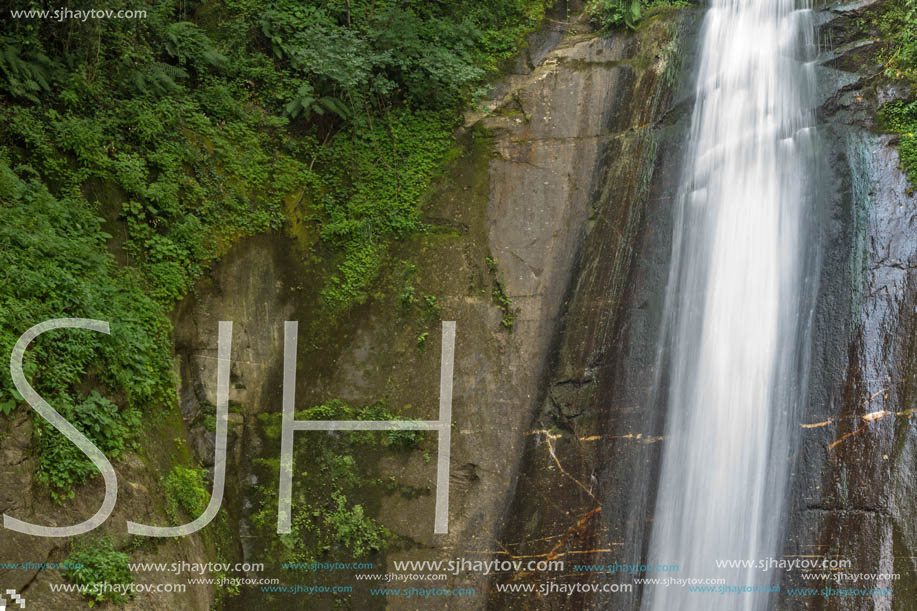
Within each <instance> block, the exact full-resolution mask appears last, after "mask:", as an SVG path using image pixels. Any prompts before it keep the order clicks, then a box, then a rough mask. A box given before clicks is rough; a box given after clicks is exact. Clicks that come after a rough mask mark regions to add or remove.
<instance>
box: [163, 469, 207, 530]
mask: <svg viewBox="0 0 917 611" xmlns="http://www.w3.org/2000/svg"><path fill="white" fill-rule="evenodd" d="M162 486H163V488H164V489H165V491H166V511H167V512H168V514H169V517H170V518H171V519H172V521H173V522H174V523H176V524H178V523H180V522H179V515H178V512H179V508H181V509H183V510H184V511H185V514H186V515H187V517H188V518H190V519H195V518H197V517H198V516H199V515H201V514H202V513H204V510H205V509H207V504H208V503H209V502H210V492H209V491H208V490H207V486H206V471H204V470H202V469H195V468H193V467H183V466H181V465H175V466H174V467H172V471H170V472H169V475H168V476H166V478H165V480H163V483H162Z"/></svg>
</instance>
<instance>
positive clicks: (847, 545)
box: [778, 3, 917, 611]
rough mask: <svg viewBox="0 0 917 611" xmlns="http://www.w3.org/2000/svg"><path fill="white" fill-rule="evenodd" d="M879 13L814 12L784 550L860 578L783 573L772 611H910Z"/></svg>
mask: <svg viewBox="0 0 917 611" xmlns="http://www.w3.org/2000/svg"><path fill="white" fill-rule="evenodd" d="M880 9H881V3H862V4H859V5H845V6H841V7H828V8H825V9H823V10H822V11H821V12H820V16H821V21H822V28H821V32H822V39H823V40H830V41H832V44H831V46H830V48H828V49H826V50H825V52H824V53H823V54H822V56H821V58H820V69H819V80H820V95H821V98H820V100H819V104H820V108H819V110H820V118H821V121H820V126H819V132H820V135H821V139H822V147H823V155H822V158H823V160H824V168H823V175H822V177H821V179H820V187H821V192H822V193H823V195H824V196H823V197H822V210H821V211H820V215H821V226H822V228H823V232H824V236H823V243H824V244H825V247H824V255H823V272H822V278H821V285H820V295H819V302H818V306H817V312H816V321H817V322H816V328H815V333H814V338H813V340H814V341H813V351H812V379H811V380H810V393H809V402H808V406H807V408H806V412H805V414H804V422H800V423H799V425H800V426H801V427H802V442H801V447H800V449H799V453H798V456H797V457H795V461H796V465H797V466H796V470H795V473H794V477H793V481H792V486H793V488H792V511H791V513H790V515H789V516H788V520H787V535H786V544H785V548H784V554H785V555H787V556H816V557H819V558H820V557H829V558H841V559H847V560H850V561H851V567H850V568H849V569H847V570H846V571H845V572H850V573H897V574H898V575H899V576H900V577H899V579H898V580H890V579H885V578H879V579H871V580H865V581H860V582H856V583H854V582H852V581H849V580H848V581H844V580H842V581H841V582H840V583H838V582H834V583H825V582H817V583H816V582H812V581H806V580H803V579H801V578H800V576H799V573H798V572H796V573H795V574H794V573H788V574H784V575H783V576H782V580H781V583H782V585H783V586H784V595H782V596H781V597H780V599H779V605H778V606H779V608H781V609H844V610H848V609H850V610H858V611H859V610H866V609H911V608H914V607H915V605H917V592H915V587H914V583H915V575H917V573H915V564H914V559H913V558H914V557H915V556H917V551H915V545H917V526H915V525H917V521H915V518H917V496H915V494H914V468H915V458H917V456H915V439H917V428H915V426H917V422H915V420H914V415H915V413H914V412H913V410H914V408H915V407H917V402H915V401H917V395H915V392H914V390H915V387H917V385H915V368H914V362H915V361H914V357H915V348H917V341H915V340H917V332H915V330H917V317H915V306H917V273H915V270H917V231H915V229H917V198H915V197H914V195H913V191H911V187H910V186H909V185H908V184H907V181H906V178H905V177H904V175H903V173H902V172H901V171H900V169H899V167H898V156H897V153H896V152H895V150H894V147H893V142H892V140H891V139H890V138H889V137H888V136H884V135H882V134H880V133H879V132H878V130H877V128H876V126H875V122H874V117H875V114H876V111H877V110H878V108H879V107H880V106H881V104H883V103H885V102H887V101H890V100H891V99H895V98H897V97H898V96H906V95H907V94H908V92H907V91H906V88H904V87H902V86H901V85H900V84H897V83H893V82H888V81H887V80H886V79H885V78H884V77H883V76H882V74H881V66H880V65H879V62H878V61H877V59H876V56H877V53H878V51H879V48H880V45H879V44H878V43H877V40H876V38H875V36H876V33H875V32H871V31H869V29H868V26H867V27H866V28H865V29H864V28H863V26H862V24H863V23H867V24H868V23H869V21H870V15H871V12H874V11H877V10H880ZM824 586H831V587H834V588H835V589H837V588H855V587H856V588H864V589H869V588H891V589H892V591H893V595H892V596H851V597H846V598H843V597H839V596H831V597H828V598H824V597H812V598H811V599H809V600H801V599H799V597H789V596H787V595H786V594H785V592H786V588H794V587H803V588H805V587H810V588H811V587H817V588H822V587H824Z"/></svg>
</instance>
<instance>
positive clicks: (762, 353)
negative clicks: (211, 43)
mask: <svg viewBox="0 0 917 611" xmlns="http://www.w3.org/2000/svg"><path fill="white" fill-rule="evenodd" d="M699 44H700V49H699V68H698V72H697V82H696V103H695V108H694V113H693V116H692V123H691V132H690V141H689V143H688V144H687V150H686V156H685V158H684V169H683V175H682V179H681V187H680V195H679V198H678V201H677V204H676V208H675V211H674V214H675V219H674V235H673V246H672V262H671V268H670V275H669V281H668V287H667V294H666V306H665V308H666V311H665V319H664V326H663V329H662V334H661V338H660V344H659V356H658V363H657V374H656V375H657V383H656V397H655V400H656V401H660V402H664V403H665V404H666V406H667V407H666V409H667V419H666V434H665V442H664V450H663V458H662V467H661V469H662V470H661V474H660V483H659V489H658V492H657V496H656V508H655V512H654V523H653V526H652V535H651V539H650V547H649V552H648V560H647V562H648V563H649V564H677V565H679V572H678V573H673V574H671V575H669V576H670V577H678V578H681V579H686V578H688V579H690V578H693V579H724V580H725V583H726V584H728V585H730V586H734V587H745V586H748V587H758V588H761V587H765V588H766V587H768V586H769V585H771V581H770V579H771V576H772V575H774V571H773V570H770V571H762V570H760V569H757V568H718V567H717V561H730V560H755V561H758V560H764V559H767V558H768V557H774V558H779V557H780V553H779V546H780V541H781V535H782V529H781V525H782V522H783V519H782V514H783V511H784V504H785V503H784V500H785V499H784V497H785V495H786V483H787V478H788V475H789V471H790V468H791V461H792V455H793V450H794V447H795V438H796V434H795V432H794V431H798V428H799V427H798V422H799V418H798V415H797V414H798V411H799V409H800V405H801V403H802V402H803V400H804V388H805V377H806V374H805V372H806V361H807V358H808V357H807V353H806V348H805V347H806V345H807V339H806V338H807V332H808V326H809V323H810V318H811V295H812V293H813V287H812V280H811V278H812V277H814V274H813V268H814V267H815V264H814V261H815V260H816V259H817V257H816V256H815V250H816V249H815V248H814V247H813V240H814V238H813V237H812V235H811V234H812V233H813V232H811V231H810V229H809V226H808V219H809V218H810V216H811V210H810V208H811V206H812V199H813V198H812V193H811V191H812V189H813V187H812V184H813V182H814V181H813V172H814V163H813V159H814V149H815V130H814V113H813V112H812V109H811V107H812V105H813V102H814V98H815V92H814V66H813V62H812V61H811V60H813V59H814V56H815V53H816V48H815V38H814V23H813V17H812V12H811V11H810V10H807V8H806V7H805V6H801V5H800V4H799V3H797V2H794V1H792V0H711V5H710V7H709V9H708V10H707V12H706V15H705V18H704V23H703V26H702V31H701V35H700V43H699ZM647 576H648V577H653V576H654V575H649V574H648V575H647ZM657 577H662V575H657ZM771 602H772V599H771V598H770V597H769V595H768V594H761V593H746V594H718V593H710V594H702V593H697V592H691V591H689V588H687V587H684V588H682V587H648V588H646V589H645V595H644V598H643V605H642V608H643V609H644V610H645V611H646V610H650V611H673V610H681V611H693V610H698V611H701V610H703V611H717V610H723V611H726V610H729V611H736V610H739V609H742V610H755V609H766V608H770V606H771Z"/></svg>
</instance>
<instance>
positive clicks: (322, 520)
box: [252, 399, 429, 563]
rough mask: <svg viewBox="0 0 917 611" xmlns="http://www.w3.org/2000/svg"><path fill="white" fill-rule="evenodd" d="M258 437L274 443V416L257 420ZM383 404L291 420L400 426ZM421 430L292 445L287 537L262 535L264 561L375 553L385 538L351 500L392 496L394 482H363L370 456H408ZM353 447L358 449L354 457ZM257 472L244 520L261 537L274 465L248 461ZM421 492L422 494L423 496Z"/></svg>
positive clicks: (270, 507)
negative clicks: (252, 508) (378, 452)
mask: <svg viewBox="0 0 917 611" xmlns="http://www.w3.org/2000/svg"><path fill="white" fill-rule="evenodd" d="M258 417H259V420H261V424H262V426H263V430H264V432H265V437H266V439H267V440H269V441H270V442H273V443H277V442H279V440H280V434H281V414H279V413H277V412H273V413H262V414H259V416H258ZM404 419H405V418H404V417H403V415H400V414H397V413H394V412H392V411H391V410H389V409H388V408H387V407H386V406H385V404H384V403H376V404H373V405H368V406H365V407H355V406H352V405H350V404H347V403H344V402H343V401H340V400H337V399H334V400H330V401H328V402H326V403H324V404H321V405H316V406H314V407H311V408H308V409H304V410H300V411H297V412H296V420H404ZM423 440H424V434H423V432H422V431H408V430H392V431H349V432H341V433H340V434H336V435H325V434H315V435H312V436H310V438H309V441H308V443H305V442H303V443H298V444H296V445H295V446H294V452H295V458H294V470H295V473H296V478H295V483H294V485H293V494H292V499H291V506H292V515H291V516H290V521H291V532H290V534H288V535H282V536H280V537H279V538H278V537H272V536H264V537H262V538H261V540H262V541H263V542H266V543H265V544H266V545H267V546H268V547H269V548H270V549H269V552H270V553H269V555H270V556H271V557H275V558H280V559H282V560H283V561H285V562H298V563H307V562H314V561H316V560H319V559H327V558H334V557H337V555H340V554H341V553H345V554H346V555H348V556H352V557H354V558H364V557H367V556H369V555H371V554H372V553H373V552H376V551H379V550H382V549H383V548H385V547H386V545H387V544H388V542H389V541H390V540H391V538H392V534H391V533H390V532H389V531H388V530H387V529H386V528H385V527H384V526H382V525H380V524H379V523H378V522H376V521H375V520H374V519H373V518H372V517H371V515H370V513H369V512H367V511H366V509H365V508H364V503H361V502H356V501H355V500H354V497H357V498H362V499H364V501H365V500H371V499H373V498H374V497H375V498H378V497H379V496H380V495H381V494H383V493H391V492H393V490H392V488H393V487H395V484H394V478H389V479H388V480H382V479H379V478H373V477H368V476H367V474H368V473H370V472H371V471H372V468H373V467H374V466H375V464H374V462H375V461H376V460H377V459H378V457H377V456H375V455H374V454H373V450H374V449H379V448H388V449H391V450H395V451H399V450H411V449H414V448H416V447H418V446H419V445H420V444H421V443H423ZM357 446H359V447H360V448H361V450H360V451H359V452H355V451H354V448H355V447H357ZM256 462H258V463H259V464H261V465H262V468H263V469H265V473H264V478H263V480H262V481H265V482H271V483H270V484H268V485H264V486H261V487H260V489H259V492H258V498H260V501H261V505H260V507H259V508H258V510H257V511H256V512H255V514H254V515H253V517H252V522H253V524H254V526H255V527H256V528H257V529H258V530H260V531H261V532H263V533H264V534H265V535H269V534H270V533H273V532H274V529H275V528H276V525H277V511H278V505H277V493H278V489H277V486H276V485H274V484H273V482H276V481H277V478H278V477H279V465H280V462H279V459H270V460H265V459H256ZM423 492H424V493H427V494H428V493H429V490H426V491H423Z"/></svg>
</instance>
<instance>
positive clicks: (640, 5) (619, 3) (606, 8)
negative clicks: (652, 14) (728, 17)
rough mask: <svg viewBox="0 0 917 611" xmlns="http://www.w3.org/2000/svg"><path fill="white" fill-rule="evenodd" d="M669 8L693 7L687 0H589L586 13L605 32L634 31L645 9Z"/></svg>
mask: <svg viewBox="0 0 917 611" xmlns="http://www.w3.org/2000/svg"><path fill="white" fill-rule="evenodd" d="M667 6H691V2H688V1H687V0H589V2H588V3H587V4H586V12H587V14H588V15H589V20H590V21H592V23H594V24H595V25H596V26H598V27H599V28H601V29H603V30H608V29H612V28H620V27H622V26H627V27H628V28H630V29H632V30H634V29H636V28H637V26H638V25H640V19H641V14H642V11H643V10H644V9H648V8H659V7H667Z"/></svg>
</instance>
